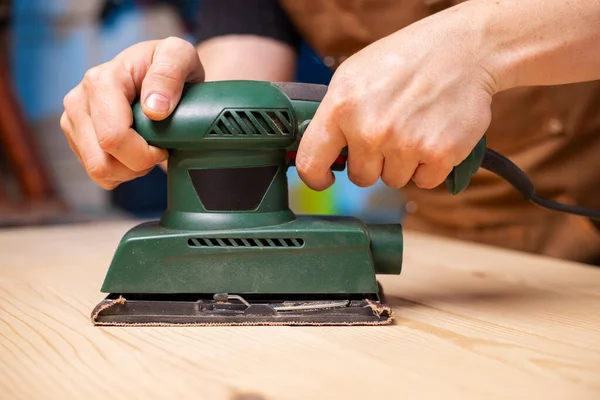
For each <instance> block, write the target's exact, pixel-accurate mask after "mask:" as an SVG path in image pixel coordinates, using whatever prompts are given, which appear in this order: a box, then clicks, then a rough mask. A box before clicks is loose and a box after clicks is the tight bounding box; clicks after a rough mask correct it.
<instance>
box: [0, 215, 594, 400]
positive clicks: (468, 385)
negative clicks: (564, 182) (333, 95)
mask: <svg viewBox="0 0 600 400" xmlns="http://www.w3.org/2000/svg"><path fill="white" fill-rule="evenodd" d="M133 224H134V222H132V221H125V222H118V223H114V222H113V223H103V224H101V223H95V224H80V225H75V226H68V227H52V228H44V229H30V228H28V229H19V230H5V231H2V232H0V251H1V252H2V261H0V398H1V399H3V398H7V399H30V398H35V399H45V398H59V397H61V398H77V399H82V398H85V399H93V398H115V399H119V398H124V399H133V398H144V399H150V398H194V399H238V400H242V399H247V400H249V399H312V398H343V399H365V398H368V399H370V398H411V399H412V398H415V399H416V398H418V399H428V398H432V399H434V398H435V399H439V398H444V399H465V398H467V399H470V398H473V399H481V398H486V399H507V398H511V399H513V398H516V399H520V398H523V399H531V398H543V399H598V398H600V379H599V378H600V270H599V269H597V268H594V267H587V266H583V265H578V264H574V263H568V262H562V261H559V260H552V259H548V258H542V257H535V256H531V255H526V254H520V253H514V252H508V251H504V250H500V249H494V248H491V247H485V246H476V245H471V244H467V243H462V242H454V241H449V240H442V239H438V238H432V237H428V236H424V235H418V234H414V233H410V232H407V233H406V235H405V263H404V271H403V273H402V275H400V276H394V277H384V278H381V282H382V283H383V286H384V288H385V290H386V293H387V296H388V299H389V300H390V302H391V304H392V306H393V307H394V311H395V313H396V317H397V321H396V324H395V325H393V326H386V327H322V328H304V327H227V328H225V327H223V328H221V327H214V328H188V327H185V328H130V327H128V328H115V327H106V328H99V327H93V326H92V325H91V324H90V322H89V312H90V311H91V309H92V308H93V306H94V305H95V304H96V303H97V302H99V301H100V300H101V299H102V298H103V295H102V294H101V293H100V292H99V287H100V285H101V283H102V279H103V278H104V274H105V272H106V268H107V266H108V264H109V262H110V260H111V257H112V254H113V252H114V250H115V247H116V245H117V243H118V241H119V240H120V238H121V236H122V235H123V234H124V233H125V232H126V230H127V229H129V228H130V227H131V226H132V225H133Z"/></svg>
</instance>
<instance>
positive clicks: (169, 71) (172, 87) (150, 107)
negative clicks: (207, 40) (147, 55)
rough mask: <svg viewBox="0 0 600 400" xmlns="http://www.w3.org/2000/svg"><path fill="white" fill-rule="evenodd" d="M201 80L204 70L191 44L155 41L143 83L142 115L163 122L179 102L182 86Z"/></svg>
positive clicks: (183, 41) (180, 41)
mask: <svg viewBox="0 0 600 400" xmlns="http://www.w3.org/2000/svg"><path fill="white" fill-rule="evenodd" d="M203 79H204V68H203V66H202V63H201V62H200V58H199V56H198V53H197V52H196V49H195V48H194V46H193V45H192V44H191V43H189V42H187V41H185V40H183V39H179V38H168V39H165V40H162V41H160V42H158V45H157V46H156V48H155V50H154V54H153V57H152V63H151V64H150V67H149V68H148V70H147V72H146V76H145V77H144V80H143V82H142V88H141V93H140V98H141V100H142V109H143V111H144V113H145V114H146V115H147V116H148V118H151V119H154V120H162V119H165V118H166V117H168V116H169V115H170V114H171V113H172V112H173V110H174V109H175V107H176V106H177V103H179V100H180V99H181V93H182V91H183V86H184V85H185V83H186V82H197V81H202V80H203Z"/></svg>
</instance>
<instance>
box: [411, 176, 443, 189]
mask: <svg viewBox="0 0 600 400" xmlns="http://www.w3.org/2000/svg"><path fill="white" fill-rule="evenodd" d="M413 182H414V183H415V185H416V186H417V187H418V188H419V189H434V188H435V187H437V186H438V183H435V181H433V180H431V179H428V178H421V177H415V178H413Z"/></svg>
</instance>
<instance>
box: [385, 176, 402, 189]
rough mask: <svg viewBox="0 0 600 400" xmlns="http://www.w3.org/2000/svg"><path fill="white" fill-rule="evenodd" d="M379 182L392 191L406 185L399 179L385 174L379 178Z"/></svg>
mask: <svg viewBox="0 0 600 400" xmlns="http://www.w3.org/2000/svg"><path fill="white" fill-rule="evenodd" d="M381 181H382V182H383V183H384V184H385V185H386V186H387V187H390V188H392V189H400V188H401V187H403V186H404V185H406V182H403V181H401V180H400V179H398V177H396V176H392V175H386V174H384V175H382V176H381Z"/></svg>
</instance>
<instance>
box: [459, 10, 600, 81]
mask: <svg viewBox="0 0 600 400" xmlns="http://www.w3.org/2000/svg"><path fill="white" fill-rule="evenodd" d="M449 11H450V10H449ZM455 11H458V12H460V13H462V14H463V15H464V16H465V17H466V20H467V21H471V23H472V26H473V27H474V28H475V29H476V30H477V31H478V37H479V40H480V44H481V46H482V48H483V49H485V50H484V51H485V52H486V54H485V55H484V57H483V60H484V62H485V64H486V68H488V69H489V71H490V73H491V74H492V76H493V78H494V80H495V81H496V83H497V87H496V88H495V89H496V91H501V90H506V89H510V88H513V87H518V86H539V85H559V84H567V83H573V82H583V81H589V80H596V79H600V0H569V1H566V0H470V1H467V2H466V3H462V4H461V5H460V6H458V7H456V8H455Z"/></svg>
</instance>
